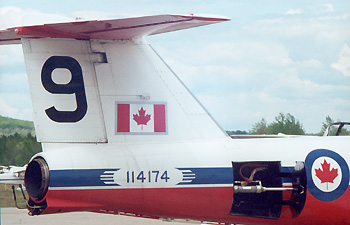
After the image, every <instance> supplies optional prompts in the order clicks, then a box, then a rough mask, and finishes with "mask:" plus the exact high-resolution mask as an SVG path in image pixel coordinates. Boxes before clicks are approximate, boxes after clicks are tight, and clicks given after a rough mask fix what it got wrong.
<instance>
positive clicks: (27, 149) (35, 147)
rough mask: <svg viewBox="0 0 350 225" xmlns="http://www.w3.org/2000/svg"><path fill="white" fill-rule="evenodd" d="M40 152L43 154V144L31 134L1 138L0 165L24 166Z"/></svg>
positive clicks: (16, 134) (3, 136)
mask: <svg viewBox="0 0 350 225" xmlns="http://www.w3.org/2000/svg"><path fill="white" fill-rule="evenodd" d="M38 152H41V144H40V143H38V142H37V141H36V138H35V136H32V135H31V134H30V133H28V134H27V135H26V136H24V135H20V134H18V133H15V134H12V135H8V136H5V135H2V136H0V165H7V166H8V165H15V166H23V165H25V164H27V163H28V162H29V160H30V158H31V157H32V156H33V155H34V154H36V153H38Z"/></svg>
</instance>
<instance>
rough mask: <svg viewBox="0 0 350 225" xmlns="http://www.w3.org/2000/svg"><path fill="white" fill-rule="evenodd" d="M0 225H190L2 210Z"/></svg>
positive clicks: (136, 219)
mask: <svg viewBox="0 0 350 225" xmlns="http://www.w3.org/2000/svg"><path fill="white" fill-rule="evenodd" d="M0 210H1V211H0V215H1V216H0V217H1V222H0V225H20V224H25V225H38V224H45V225H68V224H69V225H72V224H73V225H79V224H82V225H104V224H108V225H109V224H113V225H149V224H150V225H188V224H189V223H178V222H171V223H169V222H164V221H161V220H154V219H144V218H135V217H130V216H118V215H107V214H98V213H87V212H79V213H63V214H55V215H42V216H28V215H27V210H25V209H16V208H1V209H0Z"/></svg>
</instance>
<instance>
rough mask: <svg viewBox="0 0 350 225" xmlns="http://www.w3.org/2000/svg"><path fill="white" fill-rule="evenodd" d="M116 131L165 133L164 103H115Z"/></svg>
mask: <svg viewBox="0 0 350 225" xmlns="http://www.w3.org/2000/svg"><path fill="white" fill-rule="evenodd" d="M116 113H117V133H120V132H122V133H133V132H135V133H166V132H167V129H166V128H167V126H166V104H165V103H117V104H116Z"/></svg>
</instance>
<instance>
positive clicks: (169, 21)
mask: <svg viewBox="0 0 350 225" xmlns="http://www.w3.org/2000/svg"><path fill="white" fill-rule="evenodd" d="M228 20H229V19H228V18H224V17H207V16H205V17H204V16H194V15H157V16H144V17H135V18H127V19H114V20H94V21H79V22H70V23H54V24H44V25H36V26H23V27H15V28H9V29H7V30H2V31H0V45H4V44H21V38H22V37H28V38H29V37H30V38H44V37H49V38H73V39H84V40H89V39H97V40H124V39H132V38H135V37H144V36H148V35H153V34H160V33H166V32H170V31H176V30H182V29H187V28H191V27H198V26H203V25H208V24H213V23H218V22H223V21H228Z"/></svg>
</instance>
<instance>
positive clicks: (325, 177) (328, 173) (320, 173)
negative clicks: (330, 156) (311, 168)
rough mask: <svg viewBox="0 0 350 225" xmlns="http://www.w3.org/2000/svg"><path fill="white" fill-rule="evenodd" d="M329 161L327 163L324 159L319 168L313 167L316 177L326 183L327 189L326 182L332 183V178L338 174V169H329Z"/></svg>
mask: <svg viewBox="0 0 350 225" xmlns="http://www.w3.org/2000/svg"><path fill="white" fill-rule="evenodd" d="M330 165H331V164H330V163H327V161H326V160H324V161H323V163H321V166H322V170H321V168H319V169H315V172H316V177H318V179H320V180H321V183H327V190H328V183H333V181H334V179H335V178H336V177H337V176H338V169H334V168H332V170H330Z"/></svg>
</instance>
